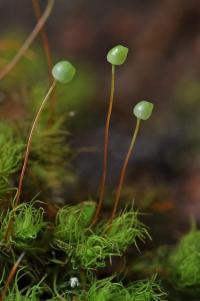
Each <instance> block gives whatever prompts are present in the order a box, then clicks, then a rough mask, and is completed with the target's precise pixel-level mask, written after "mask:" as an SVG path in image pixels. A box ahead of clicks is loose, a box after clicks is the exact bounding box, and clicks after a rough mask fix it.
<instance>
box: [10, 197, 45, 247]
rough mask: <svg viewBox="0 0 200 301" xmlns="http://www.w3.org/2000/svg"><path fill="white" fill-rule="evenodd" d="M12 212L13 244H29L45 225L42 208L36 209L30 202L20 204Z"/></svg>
mask: <svg viewBox="0 0 200 301" xmlns="http://www.w3.org/2000/svg"><path fill="white" fill-rule="evenodd" d="M13 211H14V212H13ZM13 211H11V215H14V222H13V237H14V240H15V242H16V243H17V244H20V243H22V242H27V243H29V242H30V241H31V240H34V239H36V238H37V236H38V234H39V232H40V231H41V230H42V228H44V226H45V225H46V223H45V222H44V220H43V216H44V209H43V208H42V207H39V208H36V207H35V204H34V203H33V202H31V203H22V204H21V205H19V206H18V207H17V208H16V209H14V210H13Z"/></svg>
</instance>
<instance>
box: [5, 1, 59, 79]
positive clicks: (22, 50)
mask: <svg viewBox="0 0 200 301" xmlns="http://www.w3.org/2000/svg"><path fill="white" fill-rule="evenodd" d="M53 5H54V0H48V3H47V6H46V8H45V11H44V13H43V14H42V15H41V17H40V19H39V21H38V23H37V24H36V26H35V27H34V29H33V31H32V32H31V33H30V35H29V36H28V38H27V39H26V40H25V42H24V44H23V45H22V47H21V48H20V49H19V51H18V52H17V54H16V55H15V56H14V58H13V59H12V60H11V61H10V62H9V63H8V64H7V65H6V66H5V67H4V68H3V69H1V70H0V80H2V79H3V78H4V77H5V76H6V75H7V74H8V73H9V72H10V71H11V70H12V69H13V68H14V67H15V66H16V64H17V63H18V62H19V60H20V59H21V57H22V56H23V55H24V54H25V53H26V51H27V50H28V48H29V47H30V45H31V44H32V42H33V41H34V39H35V38H36V36H37V35H38V33H39V32H40V30H41V29H42V28H43V26H44V24H45V22H46V21H47V19H48V17H49V16H50V14H51V11H52V8H53Z"/></svg>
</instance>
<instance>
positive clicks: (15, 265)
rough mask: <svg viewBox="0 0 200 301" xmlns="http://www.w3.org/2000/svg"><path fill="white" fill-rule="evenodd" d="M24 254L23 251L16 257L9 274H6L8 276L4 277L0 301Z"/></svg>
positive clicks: (4, 295)
mask: <svg viewBox="0 0 200 301" xmlns="http://www.w3.org/2000/svg"><path fill="white" fill-rule="evenodd" d="M24 255H25V252H23V253H21V255H20V256H19V257H18V259H17V261H16V262H15V263H14V265H13V267H12V269H11V271H10V273H9V275H8V278H7V279H6V283H5V286H4V289H3V291H2V293H1V297H0V301H3V300H4V298H5V297H6V293H7V290H8V288H9V285H10V283H11V281H12V279H13V277H14V276H15V274H16V271H17V268H18V266H19V264H20V262H21V261H22V259H23V258H24Z"/></svg>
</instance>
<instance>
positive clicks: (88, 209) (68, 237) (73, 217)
mask: <svg viewBox="0 0 200 301" xmlns="http://www.w3.org/2000/svg"><path fill="white" fill-rule="evenodd" d="M94 211H95V203H93V202H83V203H81V204H78V205H76V206H64V207H63V208H61V209H60V210H59V211H58V213H57V215H56V221H55V230H54V236H55V239H56V240H57V239H58V240H61V241H64V242H65V243H74V242H75V243H77V242H78V241H79V239H80V237H81V236H83V235H84V233H85V232H86V230H87V227H88V226H89V223H90V222H91V219H92V216H93V214H94Z"/></svg>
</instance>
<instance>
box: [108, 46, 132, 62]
mask: <svg viewBox="0 0 200 301" xmlns="http://www.w3.org/2000/svg"><path fill="white" fill-rule="evenodd" d="M127 55H128V48H127V47H124V46H122V45H117V46H115V47H113V48H112V49H110V51H109V52H108V54H107V61H108V62H109V63H111V64H112V65H116V66H117V65H122V64H123V63H124V62H125V60H126V58H127Z"/></svg>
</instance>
